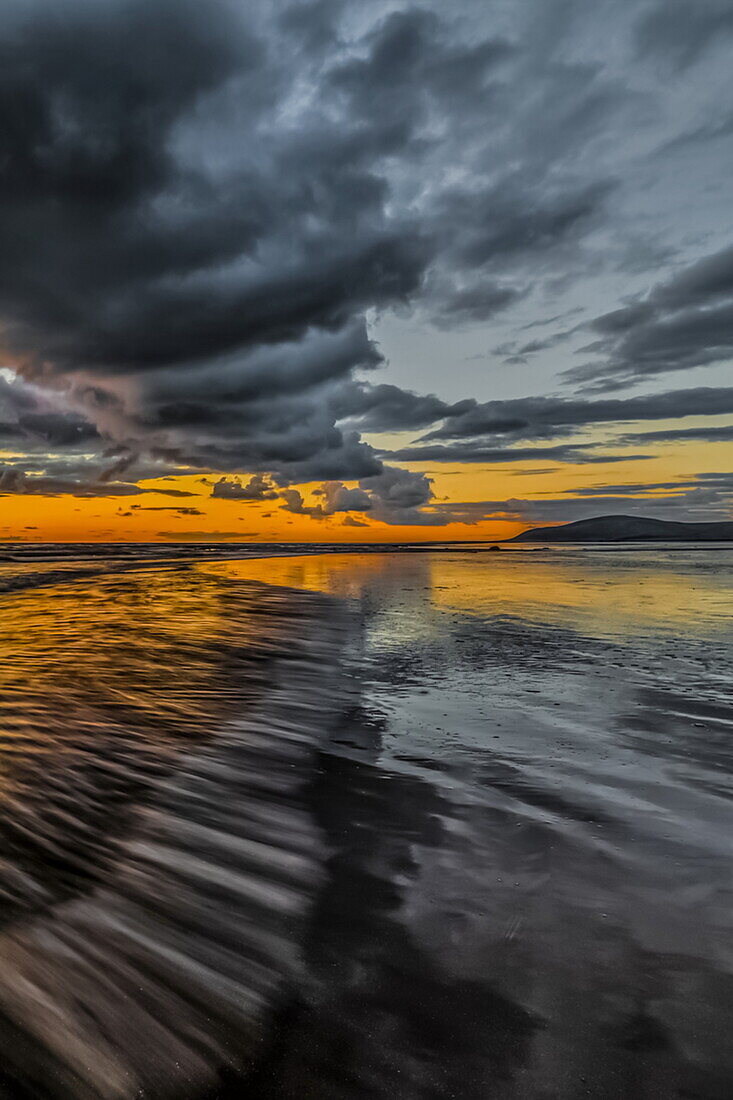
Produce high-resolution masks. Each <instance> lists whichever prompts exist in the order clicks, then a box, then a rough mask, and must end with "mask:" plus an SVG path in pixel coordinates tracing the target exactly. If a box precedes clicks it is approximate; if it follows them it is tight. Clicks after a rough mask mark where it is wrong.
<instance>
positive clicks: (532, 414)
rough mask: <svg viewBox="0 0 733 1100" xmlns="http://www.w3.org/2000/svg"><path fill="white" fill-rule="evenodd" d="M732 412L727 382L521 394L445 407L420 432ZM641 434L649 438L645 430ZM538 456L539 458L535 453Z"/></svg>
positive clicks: (461, 433) (533, 428) (498, 435)
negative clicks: (618, 392) (589, 393)
mask: <svg viewBox="0 0 733 1100" xmlns="http://www.w3.org/2000/svg"><path fill="white" fill-rule="evenodd" d="M726 413H733V387H727V386H718V387H709V386H699V387H697V388H692V389H682V390H668V391H667V392H666V393H657V394H645V395H643V396H637V397H624V398H618V397H617V398H602V399H595V400H590V399H585V398H564V397H525V398H517V399H515V400H508V401H487V402H484V403H482V404H479V403H478V402H466V403H465V405H464V406H463V407H459V406H454V407H453V409H448V410H446V413H445V416H444V420H443V424H442V425H441V427H439V428H436V429H435V430H434V431H431V432H428V433H427V435H424V436H423V437H422V441H423V442H431V441H434V440H457V439H481V440H484V441H486V440H488V439H492V440H501V441H502V442H504V443H507V442H512V441H514V440H520V439H547V438H552V437H553V436H567V435H569V434H572V433H573V432H575V431H578V430H580V429H583V428H587V427H589V426H593V425H597V424H621V423H624V422H628V421H635V420H674V419H679V418H682V417H686V416H721V415H724V414H726ZM644 438H649V437H648V435H646V434H645V436H644ZM538 457H540V456H539V455H538Z"/></svg>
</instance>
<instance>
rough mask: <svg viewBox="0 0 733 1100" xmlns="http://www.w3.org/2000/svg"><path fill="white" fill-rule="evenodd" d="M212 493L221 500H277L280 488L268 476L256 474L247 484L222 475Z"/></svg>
mask: <svg viewBox="0 0 733 1100" xmlns="http://www.w3.org/2000/svg"><path fill="white" fill-rule="evenodd" d="M211 495H212V497H219V498H220V499H221V500H250V501H258V500H275V499H276V498H277V496H278V490H277V489H276V488H275V486H274V484H273V483H272V481H270V479H269V478H268V477H265V476H263V475H262V474H254V475H253V476H252V477H251V478H250V479H249V481H248V482H247V484H246V485H243V484H242V483H241V482H240V481H237V480H236V479H234V480H232V481H229V480H228V479H227V478H225V477H222V478H220V479H219V481H217V482H216V484H215V485H214V487H213V488H212V490H211Z"/></svg>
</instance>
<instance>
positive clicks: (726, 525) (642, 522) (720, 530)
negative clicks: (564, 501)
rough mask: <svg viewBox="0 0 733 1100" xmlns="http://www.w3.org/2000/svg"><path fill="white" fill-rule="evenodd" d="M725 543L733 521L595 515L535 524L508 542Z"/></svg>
mask: <svg viewBox="0 0 733 1100" xmlns="http://www.w3.org/2000/svg"><path fill="white" fill-rule="evenodd" d="M654 540H659V541H661V542H725V541H727V540H733V521H725V520H724V521H721V522H719V523H681V522H679V521H676V520H675V521H672V520H666V519H645V518H644V517H643V516H593V518H592V519H579V520H576V521H575V522H574V523H564V524H562V525H560V526H557V527H533V528H532V529H531V530H529V531H522V533H521V535H515V537H514V538H513V539H509V540H508V541H509V542H634V541H639V542H650V541H654Z"/></svg>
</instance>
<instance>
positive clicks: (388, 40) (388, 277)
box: [0, 0, 613, 483]
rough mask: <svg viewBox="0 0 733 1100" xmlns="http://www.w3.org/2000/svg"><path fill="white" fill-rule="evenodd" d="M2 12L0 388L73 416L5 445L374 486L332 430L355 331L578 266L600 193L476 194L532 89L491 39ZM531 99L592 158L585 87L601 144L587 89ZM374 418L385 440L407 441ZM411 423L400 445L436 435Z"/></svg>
mask: <svg viewBox="0 0 733 1100" xmlns="http://www.w3.org/2000/svg"><path fill="white" fill-rule="evenodd" d="M3 14H4V17H5V24H4V27H3V37H2V42H1V43H0V109H2V113H3V118H4V121H5V130H4V136H3V139H2V142H3V148H2V171H1V172H0V198H1V199H2V207H1V210H0V319H2V321H3V324H4V329H5V332H4V342H5V344H6V347H7V350H8V353H9V355H10V356H11V361H12V363H13V366H14V368H15V369H16V370H20V371H21V373H22V374H23V375H24V377H25V378H26V379H30V380H32V381H33V382H34V383H35V384H36V386H37V388H39V389H42V388H44V387H45V388H47V389H49V392H52V393H53V394H55V397H56V398H57V399H58V401H59V404H60V405H63V403H64V402H65V403H66V404H67V406H68V407H67V408H65V409H64V408H59V409H58V410H55V409H53V408H49V409H46V410H44V411H42V412H29V413H28V414H26V415H25V417H21V416H18V417H17V419H11V420H9V421H8V422H7V423H8V428H7V431H6V435H7V436H10V435H11V434H13V433H14V432H17V431H21V432H27V434H28V435H29V436H34V437H37V438H39V439H42V440H45V441H46V442H47V443H48V444H51V443H54V444H58V445H59V446H60V447H67V446H68V447H71V446H73V445H75V444H79V443H81V442H82V441H84V442H85V443H86V442H88V443H89V445H90V446H93V445H96V444H101V445H105V444H106V443H108V442H109V441H110V440H112V441H114V442H117V443H121V444H123V445H125V446H128V447H129V449H130V451H131V453H135V454H139V455H145V454H147V455H150V454H152V455H157V456H158V457H159V458H160V459H161V460H162V461H168V462H169V463H180V464H181V465H183V466H185V467H188V466H191V467H194V468H198V469H218V470H222V471H231V472H235V473H236V472H239V471H242V470H246V471H247V472H249V473H270V472H271V473H273V474H274V475H275V477H276V478H277V479H278V480H279V482H280V483H288V482H297V481H303V480H308V479H314V478H323V479H327V480H332V479H340V478H349V477H351V478H355V479H358V478H361V477H368V476H377V475H379V474H380V471H381V464H380V460H379V459H378V457H376V456H375V454H374V453H373V452H372V451H371V450H370V448H369V447H368V446H367V445H366V444H363V443H362V442H361V441H360V440H359V439H358V438H356V437H355V436H354V435H353V431H352V430H351V429H350V430H349V431H348V432H346V433H345V432H344V431H342V429H341V428H340V427H338V426H337V420H339V419H347V420H348V419H349V417H352V418H353V419H354V420H358V419H360V418H361V420H362V421H363V424H364V426H367V424H368V423H369V416H370V412H369V410H368V409H367V408H366V407H365V405H364V401H363V400H362V402H361V407H360V408H358V407H355V408H353V409H351V410H350V409H349V402H350V401H351V402H352V404H353V403H354V401H355V400H356V396H357V394H356V391H355V390H354V388H353V372H354V370H356V369H357V368H366V369H371V368H374V367H375V366H377V365H378V364H379V362H380V359H379V355H378V354H377V352H376V350H375V348H374V347H373V346H372V345H371V344H370V343H369V341H368V340H367V339H366V334H365V326H364V314H365V311H367V310H369V309H374V308H377V309H379V308H389V307H393V306H395V305H400V304H401V305H406V304H408V303H411V304H412V306H413V307H415V306H420V305H422V306H424V308H425V309H426V310H428V311H429V312H428V314H427V315H428V316H429V317H430V318H431V319H432V321H433V322H434V323H435V324H437V325H440V326H443V327H449V326H454V325H457V324H465V323H471V322H475V321H479V320H481V321H485V320H486V319H487V318H489V317H491V316H493V315H494V314H495V313H497V312H498V311H499V310H502V309H506V308H508V307H509V306H511V305H512V304H513V303H514V302H515V301H516V300H517V299H518V298H519V297H520V296H522V295H524V294H525V293H526V289H527V275H526V272H525V273H524V274H522V275H521V277H520V279H519V281H516V280H515V279H511V280H509V281H507V280H506V279H505V278H504V277H503V276H501V277H500V276H499V275H498V274H497V273H498V272H501V271H502V270H503V269H504V268H505V267H506V264H507V262H509V263H513V262H514V261H516V262H518V263H519V264H520V267H521V265H522V264H524V263H525V261H526V262H527V263H528V264H529V265H530V266H531V263H532V262H533V258H534V260H535V261H536V258H537V257H538V255H540V254H541V255H542V257H543V260H542V262H543V264H545V263H546V262H549V261H547V257H548V256H550V255H551V254H553V253H554V251H555V250H556V249H562V248H565V247H568V246H572V247H576V246H577V244H578V242H579V241H580V240H581V238H582V236H583V234H584V233H585V232H586V229H587V227H589V226H590V225H591V224H594V222H595V219H597V218H598V217H600V216H601V215H602V212H603V210H604V208H605V204H606V200H607V198H608V195H609V193H610V191H611V189H612V184H611V182H610V181H609V180H607V179H596V180H582V181H579V180H572V179H571V177H570V176H568V177H567V179H566V178H564V176H563V172H562V171H560V170H559V169H558V167H557V163H556V153H553V154H552V155H549V154H548V156H546V157H541V156H536V155H533V157H532V158H531V159H532V163H531V164H530V163H526V164H525V165H524V167H522V168H521V169H519V168H518V167H517V163H516V158H515V160H514V161H513V162H512V163H511V165H509V166H508V167H507V168H506V169H504V168H502V167H501V166H500V167H499V170H497V169H496V168H495V167H494V168H492V169H491V171H488V170H487V165H488V164H489V163H490V162H491V158H492V152H491V149H490V144H491V143H490V141H489V140H488V139H489V137H490V135H491V127H492V126H494V127H496V129H497V132H498V131H501V130H503V128H504V127H505V126H506V103H505V100H506V96H507V94H508V90H507V89H508V86H509V84H510V83H511V81H512V80H516V79H518V77H519V70H520V68H521V64H522V62H521V54H522V50H521V47H520V45H519V44H518V43H516V42H513V41H510V40H509V38H507V36H506V35H501V34H497V33H495V32H493V31H492V27H491V22H490V21H489V20H487V24H486V28H485V30H484V31H480V32H478V33H477V28H476V27H473V28H472V30H471V33H470V34H468V35H467V34H464V33H462V32H461V31H460V29H459V26H458V23H455V22H453V21H448V20H444V19H443V18H441V17H440V16H439V15H438V14H436V13H434V12H431V11H428V10H425V9H421V8H418V7H410V6H408V5H405V6H404V7H402V8H400V9H399V10H393V11H382V10H381V9H380V8H375V9H374V11H373V12H370V13H369V14H368V16H366V17H365V15H364V12H363V11H361V10H359V11H358V15H359V18H358V19H356V18H355V15H356V14H357V9H356V7H355V6H353V5H349V4H348V3H343V4H339V3H324V2H320V3H315V4H310V3H302V4H298V5H293V6H288V5H286V4H281V3H273V4H272V5H269V6H267V7H266V8H264V7H263V8H261V9H253V8H246V7H243V6H241V5H238V4H235V3H233V2H232V3H230V2H227V0H211V2H210V3H208V4H206V5H205V6H202V5H201V4H199V3H194V2H193V0H176V2H173V0H154V2H143V0H101V2H99V3H97V4H89V3H85V2H83V0H61V2H60V3H50V0H49V2H44V0H31V2H30V3H20V2H17V3H14V2H11V0H6V3H5V5H4V12H3ZM512 66H514V69H512V68H511V67H512ZM546 80H548V81H550V82H552V81H555V82H556V83H557V85H558V91H559V92H560V89H562V91H561V94H558V96H557V97H556V99H555V100H553V102H554V101H556V102H557V103H558V104H559V107H558V111H559V113H558V116H557V117H556V118H555V119H554V120H553V122H552V123H550V122H549V121H548V124H547V127H548V129H552V126H553V125H554V127H555V128H556V130H557V131H558V132H562V133H563V135H564V137H563V142H564V145H565V148H566V149H567V147H568V140H569V138H570V135H572V139H571V140H572V141H573V142H575V141H577V142H578V143H580V144H581V145H582V143H583V142H584V141H585V140H588V136H589V134H590V133H591V132H592V125H593V123H592V120H591V117H590V116H589V117H585V116H582V117H581V113H578V112H576V113H575V114H572V117H571V114H569V113H568V109H569V108H568V105H569V103H570V102H571V101H573V98H574V97H575V96H577V94H578V93H580V94H581V95H582V93H583V91H584V90H585V91H588V90H589V89H591V88H592V89H593V91H592V96H593V101H594V103H595V104H596V106H595V107H594V108H593V110H591V112H590V115H591V116H592V117H593V118H595V120H596V121H597V119H598V117H599V116H598V114H597V111H598V110H599V109H601V108H600V107H599V104H600V103H601V101H603V102H604V103H606V100H605V99H604V95H605V93H604V92H603V89H602V87H601V83H600V78H599V77H598V76H597V74H594V73H591V72H588V71H584V70H582V69H572V67H567V68H564V67H563V66H557V67H556V70H555V72H554V74H553V75H552V76H549V75H548V76H546ZM599 97H600V98H599ZM611 98H613V97H611ZM607 106H608V104H607ZM603 109H605V108H603ZM609 109H611V107H610V106H609ZM548 149H549V146H548ZM457 156H459V157H462V158H463V161H464V164H463V173H462V174H463V179H462V180H461V181H460V183H459V182H457V181H456V179H455V178H449V177H450V174H446V173H445V167H446V166H447V165H448V164H450V163H451V162H453V161H455V159H456V157H457ZM549 172H551V174H552V183H551V184H550V183H549V182H547V180H546V176H547V174H548V173H549ZM443 176H445V182H441V180H442V177H443ZM340 387H343V390H344V392H343V393H339V388H340ZM389 396H390V395H389V394H388V393H387V392H386V390H382V391H381V393H380V394H379V398H378V400H379V401H380V402H381V422H382V423H388V422H389V421H390V419H392V420H393V421H395V422H399V421H400V420H402V419H404V418H405V416H406V411H405V402H403V400H402V398H401V397H400V395H399V393H398V391H397V390H396V389H394V390H393V391H392V395H391V396H392V397H394V399H395V401H394V404H393V406H392V408H391V409H390V401H389ZM421 400H423V402H424V409H423V411H422V412H421V413H419V414H418V413H417V412H416V411H415V413H414V416H413V420H414V423H413V425H412V426H418V422H419V425H420V426H422V425H424V426H427V425H428V424H429V423H431V422H434V420H435V417H433V421H430V420H429V419H428V415H429V414H428V410H427V405H428V404H429V403H430V401H431V400H432V401H433V402H434V403H437V399H431V398H425V399H421ZM356 404H357V405H358V404H359V402H358V401H357V402H356ZM443 411H444V410H443V409H441V408H438V407H436V409H435V412H436V413H440V412H443ZM415 417H417V418H418V420H415Z"/></svg>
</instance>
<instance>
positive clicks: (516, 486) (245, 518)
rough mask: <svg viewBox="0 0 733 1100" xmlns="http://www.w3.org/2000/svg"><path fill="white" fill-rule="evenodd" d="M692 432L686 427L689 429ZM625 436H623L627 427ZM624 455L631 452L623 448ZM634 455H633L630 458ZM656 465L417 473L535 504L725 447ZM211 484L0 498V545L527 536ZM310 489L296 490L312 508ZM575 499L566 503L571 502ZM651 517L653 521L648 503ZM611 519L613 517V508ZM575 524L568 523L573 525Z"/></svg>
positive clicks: (473, 497)
mask: <svg viewBox="0 0 733 1100" xmlns="http://www.w3.org/2000/svg"><path fill="white" fill-rule="evenodd" d="M687 423H688V424H689V422H687ZM624 430H625V431H628V430H629V426H628V425H624ZM627 449H629V448H627ZM634 449H635V450H637V451H638V449H639V448H638V447H635V448H634ZM654 450H655V452H656V454H657V457H655V458H653V459H651V460H647V461H639V460H635V459H630V460H629V461H626V462H618V463H614V464H613V465H608V466H605V465H601V466H599V465H557V466H556V467H554V468H553V470H552V472H549V473H544V474H542V475H537V474H536V473H534V472H533V471H534V470H535V469H536V468H537V466H538V465H541V466H543V467H546V466H547V464H546V463H540V464H538V463H533V462H522V463H516V464H506V465H503V464H502V465H490V466H481V465H466V464H455V465H448V464H445V465H438V464H433V465H432V467H431V468H429V469H426V467H429V466H430V464H429V463H428V464H422V465H421V466H419V467H418V466H412V467H410V468H411V469H414V470H417V469H426V472H427V473H428V474H429V476H430V477H431V478H432V479H433V489H434V493H435V499H436V503H442V502H456V501H482V500H509V499H511V498H525V499H530V500H537V501H539V502H541V501H542V499H543V498H554V497H557V496H558V495H561V494H563V493H565V492H567V491H568V490H577V489H578V488H579V487H588V486H595V485H603V484H609V483H611V484H613V485H620V484H632V483H636V482H655V481H669V480H675V479H683V478H690V477H692V476H694V474H695V473H701V472H706V471H708V472H709V471H714V470H721V469H725V464H726V462H728V464H729V450H730V448H729V445H726V444H721V443H684V444H679V443H676V444H667V445H660V444H655V447H654ZM217 476H218V475H207V477H206V481H207V482H208V483H209V484H202V478H201V477H193V476H184V477H175V478H170V477H168V478H165V479H163V480H157V481H143V482H140V487H141V488H144V489H145V490H146V492H145V493H143V494H141V495H137V496H124V497H96V498H79V497H73V496H68V495H62V496H52V497H44V496H39V495H35V494H34V495H27V494H24V495H15V494H12V495H5V496H0V541H2V540H7V539H22V540H27V541H69V542H83V541H177V540H191V541H211V540H215V539H221V538H227V539H229V538H231V539H238V540H242V541H264V542H279V541H284V542H345V543H351V542H400V541H406V540H407V541H428V540H444V539H460V540H464V539H465V540H482V539H494V538H496V539H501V538H509V537H511V536H512V535H514V534H517V533H518V532H519V531H521V530H524V529H526V528H527V527H531V526H536V523H534V522H532V521H530V520H529V519H528V518H527V519H525V520H521V519H514V518H511V519H507V518H505V517H502V515H501V512H500V510H497V513H496V515H495V518H491V519H487V520H485V521H483V522H480V523H477V524H472V525H468V524H462V523H461V524H458V523H453V524H449V525H446V526H444V527H436V526H410V527H397V526H389V525H387V524H384V523H378V522H374V521H372V520H370V519H369V517H368V514H366V515H365V514H363V513H354V514H353V518H354V519H356V520H358V521H359V522H362V523H365V524H366V526H358V527H355V526H350V525H344V518H345V517H344V515H343V514H337V515H334V516H330V517H327V518H325V519H320V520H317V519H313V518H311V517H309V516H300V515H294V514H292V513H290V512H287V511H285V510H283V508H282V507H281V503H282V502H280V501H277V500H276V501H267V502H265V503H249V502H240V501H231V500H221V499H214V498H212V497H211V495H210V493H211V484H210V483H211V482H213V481H214V480H216V478H217ZM317 488H318V486H317V484H312V485H307V486H302V487H301V490H302V492H303V494H304V497H305V498H306V501H308V500H309V499H310V502H311V503H313V502H315V500H316V499H317V498H315V497H313V496H312V494H313V492H314V490H315V489H317ZM166 489H168V490H170V489H177V490H179V491H181V492H186V493H192V494H193V495H192V496H181V497H171V496H166V495H164V494H163V493H161V492H160V490H166ZM569 495H570V496H572V493H570V494H569ZM647 499H649V501H650V504H649V509H648V511H649V512H650V513H651V514H654V508H653V503H654V500H653V495H651V496H650V497H649V498H647ZM182 508H186V509H195V510H196V511H198V512H200V513H202V514H201V515H190V514H180V513H179V512H178V511H177V510H178V509H182ZM608 510H609V509H608V508H607V507H606V508H604V507H603V504H602V503H601V502H597V501H593V500H590V501H589V502H588V512H587V514H588V515H593V514H602V513H603V512H604V511H605V512H607V511H608ZM613 511H618V508H617V507H616V508H614V509H613ZM570 518H574V517H570Z"/></svg>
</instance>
